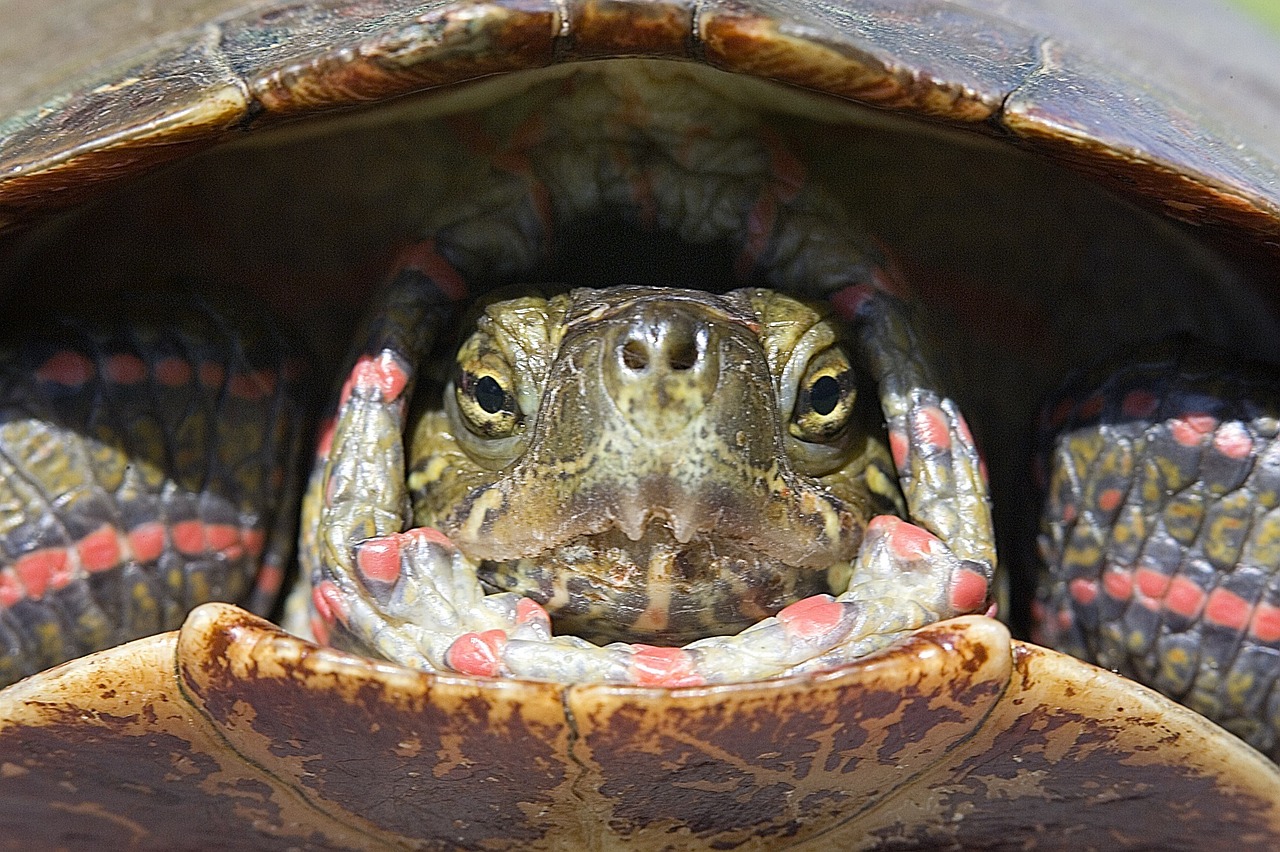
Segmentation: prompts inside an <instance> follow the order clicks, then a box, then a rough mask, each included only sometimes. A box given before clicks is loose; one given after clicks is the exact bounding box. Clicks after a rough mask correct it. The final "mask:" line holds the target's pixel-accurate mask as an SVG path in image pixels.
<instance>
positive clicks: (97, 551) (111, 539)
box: [76, 524, 120, 572]
mask: <svg viewBox="0 0 1280 852" xmlns="http://www.w3.org/2000/svg"><path fill="white" fill-rule="evenodd" d="M76 553H77V554H78V555H79V557H80V565H81V566H82V567H83V568H84V569H85V570H86V571H91V572H96V571H106V570H107V569H108V568H114V567H115V566H117V565H119V564H120V539H119V537H118V536H117V534H116V528H115V527H113V526H111V525H110V524H103V525H102V526H100V527H98V528H97V529H96V530H94V531H93V532H91V533H89V534H88V535H87V536H85V537H84V538H82V539H80V541H79V542H78V543H77V544H76Z"/></svg>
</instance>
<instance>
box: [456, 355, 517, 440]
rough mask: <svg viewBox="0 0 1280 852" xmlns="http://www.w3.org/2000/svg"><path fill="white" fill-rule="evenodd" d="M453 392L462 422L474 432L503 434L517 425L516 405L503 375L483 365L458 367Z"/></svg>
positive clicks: (488, 436) (498, 435)
mask: <svg viewBox="0 0 1280 852" xmlns="http://www.w3.org/2000/svg"><path fill="white" fill-rule="evenodd" d="M454 393H455V394H456V396H457V400H458V411H459V412H460V413H461V414H462V420H463V422H464V423H465V425H466V427H467V428H468V429H470V430H471V431H472V432H474V433H476V434H477V435H480V436H482V437H485V438H505V437H507V436H509V435H512V434H514V433H515V431H516V429H517V428H518V427H519V426H520V421H521V414H520V406H519V405H518V404H517V403H516V398H515V395H514V394H513V393H512V389H511V387H510V379H509V378H508V377H507V376H504V375H500V374H498V373H497V371H494V370H490V369H486V368H485V367H481V368H480V369H479V370H477V371H476V372H471V371H469V370H459V371H458V376H457V378H456V379H455V381H454Z"/></svg>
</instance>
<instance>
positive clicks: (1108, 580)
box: [1102, 567, 1133, 601]
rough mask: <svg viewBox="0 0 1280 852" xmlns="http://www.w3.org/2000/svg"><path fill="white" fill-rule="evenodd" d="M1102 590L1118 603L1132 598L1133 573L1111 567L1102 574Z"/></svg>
mask: <svg viewBox="0 0 1280 852" xmlns="http://www.w3.org/2000/svg"><path fill="white" fill-rule="evenodd" d="M1102 588H1103V589H1105V590H1106V592H1107V594H1108V595H1110V596H1111V597H1112V598H1114V599H1115V600H1118V601H1127V600H1129V598H1131V597H1133V572H1132V571H1127V570H1125V569H1124V568H1115V567H1111V568H1108V569H1107V570H1105V571H1103V572H1102Z"/></svg>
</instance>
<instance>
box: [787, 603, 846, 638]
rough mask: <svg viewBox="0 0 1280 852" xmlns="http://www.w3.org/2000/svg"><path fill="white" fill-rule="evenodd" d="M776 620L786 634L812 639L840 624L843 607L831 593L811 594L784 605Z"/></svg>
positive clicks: (842, 618) (823, 634)
mask: <svg viewBox="0 0 1280 852" xmlns="http://www.w3.org/2000/svg"><path fill="white" fill-rule="evenodd" d="M778 621H779V622H781V623H782V626H783V627H784V628H785V629H786V631H787V635H788V636H798V637H800V638H802V639H813V638H815V637H818V636H825V635H826V634H828V633H830V632H831V631H832V630H834V629H836V628H837V627H839V626H840V623H841V622H842V621H844V607H843V606H841V605H840V604H838V603H836V601H835V599H834V598H832V597H831V595H813V596H812V597H808V598H804V599H803V600H798V601H796V602H795V603H793V604H791V605H790V606H787V607H784V608H783V609H782V610H781V611H780V612H779V613H778Z"/></svg>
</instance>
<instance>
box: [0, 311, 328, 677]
mask: <svg viewBox="0 0 1280 852" xmlns="http://www.w3.org/2000/svg"><path fill="white" fill-rule="evenodd" d="M106 315H107V318H106V319H105V320H104V314H103V311H102V308H101V306H97V312H96V313H95V314H94V315H93V316H89V317H84V316H80V317H77V316H75V315H74V314H70V315H49V314H46V313H43V312H42V313H41V314H40V316H38V317H35V318H31V320H30V322H27V321H19V320H15V321H14V323H13V325H14V327H15V328H23V329H24V332H25V339H24V340H23V342H22V343H21V344H20V345H16V346H14V347H12V348H10V347H5V348H4V349H3V350H0V504H4V505H6V506H10V507H14V506H17V507H21V508H22V511H19V512H11V513H9V514H8V515H7V516H6V517H5V519H4V520H3V522H0V552H3V553H4V554H6V557H7V562H6V564H5V566H4V567H3V569H2V570H0V685H4V684H7V683H10V682H12V681H15V680H17V679H18V678H20V677H23V676H25V675H27V674H31V673H33V672H36V671H39V670H41V669H44V668H47V667H49V666H51V665H54V664H56V663H60V662H62V661H64V660H67V659H72V658H75V657H79V656H83V655H84V654H87V653H89V652H91V651H95V650H99V649H101V648H106V647H109V646H112V645H117V644H120V643H122V642H127V641H129V640H131V639H135V638H138V637H141V636H145V635H148V634H151V633H156V632H159V631H161V630H170V629H174V628H176V627H178V626H179V625H180V624H181V623H182V619H183V617H184V616H185V614H186V612H187V611H188V610H190V609H191V608H192V607H195V606H198V605H199V604H202V603H205V602H206V601H210V600H223V601H231V602H237V603H240V604H242V605H247V606H249V607H251V608H253V609H254V610H255V611H257V612H259V613H261V614H264V615H265V614H266V613H267V611H269V610H270V608H271V606H272V603H273V601H274V599H275V596H276V593H277V591H278V590H279V588H280V581H281V578H282V576H283V572H282V570H281V569H282V567H283V565H284V562H285V558H286V557H287V556H288V554H289V552H290V550H291V547H292V538H293V519H294V513H293V512H292V511H289V510H288V508H287V507H288V505H289V504H288V502H287V500H288V498H287V497H282V496H279V495H280V494H281V492H282V491H283V492H286V493H288V492H289V491H290V490H291V489H293V488H294V487H295V486H293V485H292V484H291V483H290V481H289V480H290V478H291V477H290V476H289V473H288V472H289V471H290V470H291V469H293V468H292V464H293V462H294V461H295V455H296V453H297V447H298V445H299V443H300V441H299V432H300V429H299V423H300V421H301V410H302V408H303V406H302V404H301V403H300V401H299V399H298V396H299V394H300V390H301V389H300V387H299V383H298V382H297V378H298V370H299V369H300V361H298V360H297V359H296V358H295V357H294V355H293V353H292V349H291V347H290V346H289V344H288V342H287V341H286V340H284V339H283V338H282V337H281V336H280V335H279V332H278V331H277V330H276V328H275V326H274V324H273V323H272V322H270V320H269V317H268V316H267V315H266V313H265V312H264V311H262V310H261V308H260V307H259V306H256V305H254V306H249V305H247V304H245V303H244V302H243V300H236V301H235V303H234V304H218V305H214V304H211V303H210V302H209V301H208V300H207V299H206V298H205V297H203V296H201V295H199V294H196V293H186V294H183V293H171V294H161V293H150V294H138V295H136V296H120V297H118V302H117V303H116V304H115V305H114V306H113V309H112V310H108V311H107V312H106ZM112 316H129V317H132V318H133V319H132V320H131V321H130V322H129V323H128V324H124V325H122V324H120V323H118V322H114V321H112V319H111V317H112Z"/></svg>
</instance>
